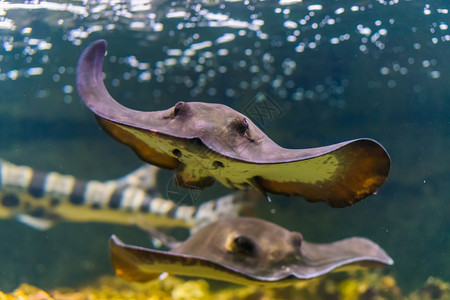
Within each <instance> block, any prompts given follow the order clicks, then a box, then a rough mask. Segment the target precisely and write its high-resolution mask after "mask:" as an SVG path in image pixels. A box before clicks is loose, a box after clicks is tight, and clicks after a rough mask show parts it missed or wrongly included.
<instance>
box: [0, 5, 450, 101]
mask: <svg viewBox="0 0 450 300" xmlns="http://www.w3.org/2000/svg"><path fill="white" fill-rule="evenodd" d="M406 9H407V10H408V11H409V14H408V16H404V17H403V19H402V20H399V19H398V18H399V15H398V13H397V12H399V11H402V10H406ZM30 12H32V13H34V12H36V13H39V14H38V15H34V14H32V13H31V14H30ZM24 16H28V18H24ZM37 16H39V21H38V22H37V21H36V20H38V17H37ZM418 17H421V18H422V19H423V20H422V22H421V23H420V24H417V18H418ZM42 23H44V25H46V26H50V27H51V28H53V29H54V30H56V31H59V32H62V34H60V35H59V36H58V37H61V35H62V38H63V40H64V41H65V42H67V44H66V46H65V47H69V48H70V46H68V45H72V47H73V46H74V47H78V46H83V47H84V46H85V45H86V44H87V42H85V41H87V40H89V41H90V40H92V37H93V36H95V37H108V36H112V37H114V36H115V35H116V34H123V33H124V32H128V34H131V35H133V36H136V38H134V37H133V39H132V40H133V41H134V43H136V45H129V48H128V49H126V50H125V51H124V50H121V51H119V52H117V53H116V52H115V45H114V43H111V46H110V47H109V51H110V63H113V64H119V65H120V69H121V70H123V71H122V73H121V74H120V75H113V76H112V77H110V78H108V77H107V82H108V83H109V84H111V85H112V86H113V87H116V88H120V87H122V85H123V84H124V83H125V82H136V83H141V84H151V86H152V91H153V96H154V97H156V98H158V97H164V95H166V94H167V93H181V94H187V95H189V97H193V98H196V97H203V98H211V97H220V98H221V99H223V101H238V99H240V98H242V97H249V95H252V94H255V93H256V92H257V91H259V90H263V91H265V92H267V93H270V94H271V95H272V96H273V97H275V98H278V99H280V101H303V100H321V101H327V102H328V103H329V104H330V105H334V104H336V103H339V105H342V104H343V103H345V97H344V94H345V93H344V92H345V89H346V88H347V86H348V85H349V84H351V82H350V80H349V76H348V74H346V72H339V71H338V70H343V69H345V67H346V66H348V65H349V64H350V63H353V61H355V60H358V61H360V62H361V63H364V64H367V65H369V64H370V61H373V60H375V61H376V62H377V66H375V67H374V68H372V69H371V71H370V72H371V74H372V78H371V80H370V81H368V82H367V87H369V88H376V87H386V86H387V87H389V88H396V87H397V86H398V84H397V82H398V81H399V80H401V79H400V78H401V77H404V76H409V75H411V74H414V76H426V78H429V79H439V78H442V76H443V74H444V73H445V72H446V69H445V67H444V66H443V63H444V62H443V61H441V60H440V59H439V58H437V57H434V55H435V53H436V51H435V50H434V49H435V48H436V47H441V45H442V46H443V45H444V44H447V45H448V42H449V41H450V35H449V33H448V9H447V8H446V7H439V6H437V5H436V4H431V3H430V4H425V5H424V6H419V5H417V4H416V3H410V2H406V3H401V2H399V1H382V0H380V1H376V2H368V3H366V4H358V5H356V4H350V3H348V4H344V5H343V3H327V4H320V3H314V2H307V3H306V2H303V1H296V0H280V1H278V3H275V2H274V3H265V2H252V1H231V0H230V1H215V2H214V3H209V2H208V3H204V2H203V1H189V2H184V1H173V2H171V3H170V4H169V3H165V2H160V3H159V2H155V1H150V0H141V1H117V0H114V1H113V0H110V1H107V0H105V1H84V2H80V1H71V2H66V3H60V2H41V1H25V2H24V3H19V4H16V3H10V2H2V3H0V31H2V36H1V38H0V43H1V44H0V48H1V50H2V51H1V52H0V61H1V62H3V64H2V66H1V69H0V81H8V80H19V79H21V78H26V77H30V76H41V75H45V74H46V72H51V78H52V80H53V81H54V82H55V83H58V82H61V84H62V85H61V88H60V91H63V94H64V95H65V97H66V96H71V94H73V89H70V92H68V89H67V88H66V87H67V86H72V85H73V83H72V84H69V83H68V82H65V80H64V79H63V77H64V76H66V75H67V74H73V72H74V69H73V66H74V65H75V63H74V62H73V61H71V62H70V64H67V65H61V67H63V68H70V67H72V69H71V70H70V72H68V73H65V72H60V70H58V69H56V70H55V69H52V70H49V69H48V68H47V66H48V65H49V64H50V62H51V60H52V59H53V58H54V57H55V54H54V53H55V52H56V51H57V50H58V51H60V49H54V47H53V46H54V44H55V40H54V38H53V37H52V36H50V35H49V36H47V37H45V36H44V37H43V36H42V31H40V30H39V26H40V25H42ZM42 26H43V25H42ZM400 35H403V37H404V38H403V39H399V38H398V36H400ZM137 37H139V42H138V39H137ZM139 43H140V44H141V45H138V44H139ZM145 47H147V48H148V51H143V50H142V49H143V48H145ZM119 53H120V54H119ZM322 57H324V58H326V59H321V58H322ZM330 57H334V60H332V62H333V66H330V65H327V63H326V61H330V60H329V59H330ZM427 62H428V63H427ZM328 64H329V63H328ZM65 99H66V100H67V99H68V98H67V97H66V98H65ZM66 100H65V101H66ZM155 101H158V100H157V99H156V100H155ZM66 102H67V103H70V101H69V100H67V101H66Z"/></svg>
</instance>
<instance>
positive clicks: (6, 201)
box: [2, 194, 20, 207]
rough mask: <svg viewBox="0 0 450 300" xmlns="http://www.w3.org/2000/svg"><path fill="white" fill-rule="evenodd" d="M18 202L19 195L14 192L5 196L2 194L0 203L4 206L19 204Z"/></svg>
mask: <svg viewBox="0 0 450 300" xmlns="http://www.w3.org/2000/svg"><path fill="white" fill-rule="evenodd" d="M19 204H20V200H19V197H17V196H16V195H14V194H6V195H5V196H3V199H2V205H3V206H4V207H16V206H19Z"/></svg>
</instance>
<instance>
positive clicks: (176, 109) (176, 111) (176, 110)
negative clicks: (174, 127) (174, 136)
mask: <svg viewBox="0 0 450 300" xmlns="http://www.w3.org/2000/svg"><path fill="white" fill-rule="evenodd" d="M185 106H186V105H185V103H184V102H183V101H179V102H177V104H175V107H174V108H173V114H174V115H175V117H176V116H177V115H178V114H179V113H180V111H181V110H182V109H183V108H185Z"/></svg>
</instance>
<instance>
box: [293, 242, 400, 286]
mask: <svg viewBox="0 0 450 300" xmlns="http://www.w3.org/2000/svg"><path fill="white" fill-rule="evenodd" d="M302 255H303V261H302V263H301V264H300V265H297V266H294V267H293V268H292V270H293V272H294V275H295V276H297V277H298V278H303V279H307V278H312V277H317V276H321V275H323V274H326V273H329V272H331V271H336V270H342V269H343V268H344V267H349V266H352V265H360V266H368V265H374V266H375V265H392V264H393V263H394V261H393V260H392V258H391V257H390V256H389V255H387V253H386V252H385V251H384V250H383V249H382V248H381V247H380V246H379V245H377V244H376V243H374V242H372V241H371V240H368V239H366V238H359V237H353V238H348V239H344V240H341V241H337V242H334V243H329V244H315V243H309V242H306V241H304V242H303V243H302Z"/></svg>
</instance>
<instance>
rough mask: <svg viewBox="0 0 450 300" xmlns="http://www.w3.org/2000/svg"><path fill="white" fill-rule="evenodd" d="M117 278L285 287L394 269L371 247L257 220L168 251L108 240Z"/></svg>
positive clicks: (215, 227)
mask: <svg viewBox="0 0 450 300" xmlns="http://www.w3.org/2000/svg"><path fill="white" fill-rule="evenodd" d="M110 246H111V260H112V263H113V265H114V268H115V270H116V273H117V274H118V275H120V276H122V277H124V278H125V279H127V280H131V281H147V280H150V279H154V278H156V277H157V276H158V275H159V274H160V273H162V272H168V273H171V274H174V275H185V276H195V277H204V278H210V279H217V280H223V281H229V282H234V283H239V284H260V285H286V284H290V283H292V281H295V280H299V279H310V278H313V277H317V276H321V275H324V274H326V273H328V272H331V271H333V270H335V269H341V268H342V267H344V266H348V265H352V266H355V265H358V264H364V265H367V264H368V263H374V264H375V265H376V264H388V265H390V264H392V263H393V261H392V259H391V258H390V257H389V256H388V255H387V254H386V252H384V250H383V249H381V248H380V247H379V246H378V245H377V244H375V243H374V242H372V241H370V240H368V239H365V238H358V237H353V238H348V239H344V240H341V241H337V242H333V243H329V244H315V243H309V242H307V241H305V240H303V237H302V235H301V234H300V233H298V232H291V231H289V230H286V229H284V228H282V227H280V226H278V225H275V224H273V223H270V222H267V221H264V220H260V219H256V218H244V217H240V218H228V219H221V220H219V221H217V222H215V223H212V224H210V225H207V226H205V227H203V228H201V229H200V230H199V231H197V232H196V233H194V234H193V235H191V236H190V237H189V238H188V239H187V240H186V241H184V242H181V243H175V244H172V247H173V248H172V249H171V250H170V251H168V252H165V251H158V250H152V249H146V248H142V247H136V246H131V245H126V244H123V243H122V242H121V241H120V240H119V239H118V238H117V237H115V236H112V237H111V241H110Z"/></svg>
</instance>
